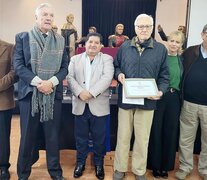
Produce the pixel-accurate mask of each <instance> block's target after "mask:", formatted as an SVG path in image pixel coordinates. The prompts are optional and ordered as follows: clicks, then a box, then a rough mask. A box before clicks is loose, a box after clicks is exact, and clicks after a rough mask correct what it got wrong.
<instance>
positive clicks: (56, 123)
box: [13, 3, 68, 180]
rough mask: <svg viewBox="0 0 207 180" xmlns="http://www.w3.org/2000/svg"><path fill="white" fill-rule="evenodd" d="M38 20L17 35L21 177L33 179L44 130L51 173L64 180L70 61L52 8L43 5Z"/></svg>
mask: <svg viewBox="0 0 207 180" xmlns="http://www.w3.org/2000/svg"><path fill="white" fill-rule="evenodd" d="M35 18H36V23H35V26H34V27H33V28H32V30H31V31H29V32H22V33H19V34H17V35H16V46H15V51H14V58H13V63H14V70H15V72H16V74H17V75H18V76H19V83H18V87H19V89H18V99H19V108H20V126H21V140H20V147H19V156H18V162H17V173H18V177H19V180H27V179H28V178H29V176H30V173H31V166H32V163H33V154H34V152H36V151H35V150H36V149H37V135H38V130H39V127H40V126H42V128H43V131H44V139H45V148H46V159H47V168H48V172H49V174H50V176H51V178H52V179H53V180H63V179H64V178H63V177H62V169H61V166H60V163H59V159H60V158H59V127H60V114H61V106H62V98H63V93H62V92H63V85H62V81H63V79H65V77H66V75H67V73H68V69H67V68H68V57H67V54H66V51H65V41H64V38H63V37H62V36H61V35H59V34H57V33H56V32H54V31H53V30H52V24H53V19H54V13H53V9H52V7H51V5H50V4H47V3H44V4H41V5H39V6H38V7H37V9H36V11H35Z"/></svg>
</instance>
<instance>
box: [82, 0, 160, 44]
mask: <svg viewBox="0 0 207 180" xmlns="http://www.w3.org/2000/svg"><path fill="white" fill-rule="evenodd" d="M156 7H157V0H82V33H83V35H84V36H85V35H87V33H88V27H90V26H95V27H96V28H97V31H98V32H99V33H100V34H101V35H102V36H103V43H104V45H105V46H107V45H108V36H109V35H111V34H114V30H115V26H116V24H118V23H122V24H124V26H125V29H124V34H125V35H127V36H129V38H132V37H133V36H134V35H135V31H134V20H135V18H136V17H137V15H139V14H142V13H145V14H148V15H151V16H152V17H153V19H154V20H155V15H156ZM153 36H154V33H153Z"/></svg>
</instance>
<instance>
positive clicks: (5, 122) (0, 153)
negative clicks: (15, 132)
mask: <svg viewBox="0 0 207 180" xmlns="http://www.w3.org/2000/svg"><path fill="white" fill-rule="evenodd" d="M11 118H12V109H10V110H5V111H0V169H8V168H9V167H10V163H9V156H10V132H11Z"/></svg>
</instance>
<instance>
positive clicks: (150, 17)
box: [134, 14, 154, 26]
mask: <svg viewBox="0 0 207 180" xmlns="http://www.w3.org/2000/svg"><path fill="white" fill-rule="evenodd" d="M143 17H145V18H146V17H147V18H149V19H150V21H151V23H152V25H154V20H153V18H152V16H150V15H147V14H140V15H138V16H137V18H136V19H135V21H134V25H135V26H136V22H137V21H138V20H139V19H140V18H143Z"/></svg>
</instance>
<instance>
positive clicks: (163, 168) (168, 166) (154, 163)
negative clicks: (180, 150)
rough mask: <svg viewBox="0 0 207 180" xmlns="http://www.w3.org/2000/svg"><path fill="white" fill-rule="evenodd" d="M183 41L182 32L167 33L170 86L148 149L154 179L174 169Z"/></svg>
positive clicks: (165, 175) (155, 122)
mask: <svg viewBox="0 0 207 180" xmlns="http://www.w3.org/2000/svg"><path fill="white" fill-rule="evenodd" d="M183 42H184V35H183V33H182V32H179V31H173V32H172V33H170V35H169V36H168V41H167V49H168V58H167V62H168V67H169V77H170V81H169V89H168V92H166V94H165V95H164V96H163V97H162V99H160V100H159V101H157V110H155V112H154V117H153V123H152V129H151V134H150V141H149V149H148V168H149V169H152V171H153V172H152V173H153V176H154V177H155V178H159V177H162V178H166V179H167V178H168V171H171V170H173V169H174V163H175V155H176V149H177V141H178V130H179V116H180V107H181V102H180V93H179V91H180V82H181V77H182V72H183V67H182V62H181V56H180V55H181V53H182V45H183Z"/></svg>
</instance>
